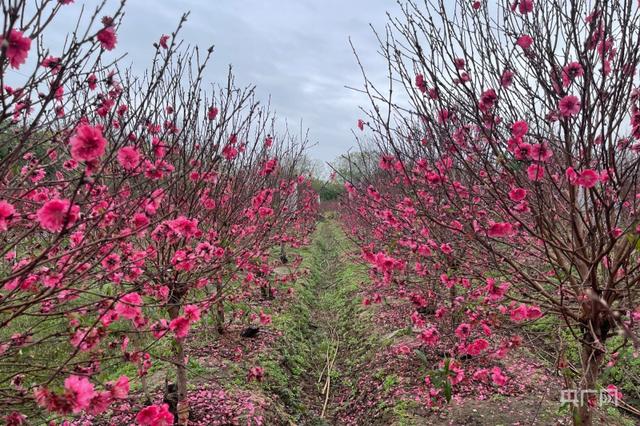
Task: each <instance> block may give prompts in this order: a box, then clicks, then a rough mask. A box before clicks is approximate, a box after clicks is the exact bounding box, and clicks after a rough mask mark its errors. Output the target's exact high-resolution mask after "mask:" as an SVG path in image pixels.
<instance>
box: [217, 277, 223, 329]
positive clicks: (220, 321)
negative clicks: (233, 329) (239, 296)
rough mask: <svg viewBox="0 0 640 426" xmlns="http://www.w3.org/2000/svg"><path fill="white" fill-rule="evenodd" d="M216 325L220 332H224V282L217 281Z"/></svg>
mask: <svg viewBox="0 0 640 426" xmlns="http://www.w3.org/2000/svg"><path fill="white" fill-rule="evenodd" d="M216 313H217V314H216V327H217V329H218V334H224V303H223V301H222V283H220V282H217V283H216Z"/></svg>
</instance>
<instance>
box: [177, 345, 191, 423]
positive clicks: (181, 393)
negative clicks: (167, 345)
mask: <svg viewBox="0 0 640 426" xmlns="http://www.w3.org/2000/svg"><path fill="white" fill-rule="evenodd" d="M175 363H176V368H177V375H176V376H177V378H176V384H177V385H178V407H177V408H178V418H177V419H176V424H177V425H180V426H187V423H188V422H189V402H188V400H187V369H186V366H185V358H184V345H183V341H182V339H176V358H175Z"/></svg>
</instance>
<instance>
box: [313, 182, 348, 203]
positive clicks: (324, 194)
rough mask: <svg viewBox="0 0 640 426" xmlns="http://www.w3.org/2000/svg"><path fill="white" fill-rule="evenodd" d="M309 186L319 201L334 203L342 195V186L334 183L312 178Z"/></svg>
mask: <svg viewBox="0 0 640 426" xmlns="http://www.w3.org/2000/svg"><path fill="white" fill-rule="evenodd" d="M311 186H312V187H313V189H314V190H315V191H316V192H317V193H318V195H319V196H320V201H335V200H337V199H338V197H340V196H341V195H342V194H343V193H344V186H343V185H341V184H339V183H338V182H335V181H323V180H320V179H315V178H314V179H313V180H312V181H311Z"/></svg>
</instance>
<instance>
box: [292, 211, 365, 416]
mask: <svg viewBox="0 0 640 426" xmlns="http://www.w3.org/2000/svg"><path fill="white" fill-rule="evenodd" d="M340 232H341V231H340V229H339V226H338V225H337V224H336V223H333V222H332V221H323V222H321V223H320V224H319V226H318V231H317V233H316V238H315V239H314V242H313V247H312V250H311V252H312V259H311V265H310V266H311V270H310V280H309V281H310V283H311V285H312V286H313V288H312V291H313V295H314V301H315V303H314V304H313V305H312V307H311V324H310V326H311V328H312V329H314V333H313V335H312V346H311V363H310V366H311V368H310V369H309V370H308V371H307V372H306V373H305V374H304V376H303V378H302V379H303V383H302V389H303V391H304V396H303V399H304V404H305V406H306V407H307V412H306V414H305V416H304V417H303V419H302V421H301V424H303V425H326V424H336V423H338V422H337V419H336V413H337V412H338V411H339V409H340V408H341V405H342V402H343V400H344V394H345V391H346V390H347V388H348V387H350V386H351V385H352V383H351V378H350V377H349V373H350V371H349V365H348V364H349V361H350V360H352V359H353V356H354V353H353V352H354V351H353V349H354V343H355V344H357V343H358V342H361V341H362V339H363V336H362V330H361V329H360V328H359V327H357V326H355V327H354V322H353V321H352V320H354V319H355V318H354V316H353V315H354V314H355V313H356V312H357V311H358V310H359V303H358V301H357V299H356V298H354V297H352V296H353V293H354V292H355V291H356V290H357V282H356V281H355V280H354V278H355V277H354V274H353V272H354V271H352V270H351V269H352V268H353V265H352V264H351V263H350V262H349V261H348V260H347V254H348V253H347V251H348V246H347V245H346V244H345V240H344V238H343V236H342V235H341V233H340Z"/></svg>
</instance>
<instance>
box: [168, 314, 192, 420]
mask: <svg viewBox="0 0 640 426" xmlns="http://www.w3.org/2000/svg"><path fill="white" fill-rule="evenodd" d="M179 314H180V305H179V304H177V303H176V304H174V305H173V306H171V307H170V308H169V317H170V318H171V319H172V320H173V319H175V318H177V317H178V315H179ZM173 362H174V363H175V366H176V386H177V388H178V404H177V412H178V416H177V417H178V418H177V419H174V421H175V424H176V425H179V426H187V423H188V419H189V402H188V400H187V368H186V365H185V356H184V340H183V339H182V338H180V339H179V338H176V340H175V347H174V359H173Z"/></svg>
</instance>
